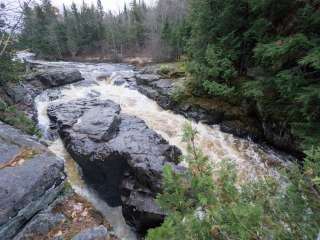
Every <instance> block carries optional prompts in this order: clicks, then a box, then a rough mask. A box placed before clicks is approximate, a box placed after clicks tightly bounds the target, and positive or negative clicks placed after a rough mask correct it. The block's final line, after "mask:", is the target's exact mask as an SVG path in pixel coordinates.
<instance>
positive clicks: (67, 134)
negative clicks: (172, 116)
mask: <svg viewBox="0 0 320 240" xmlns="http://www.w3.org/2000/svg"><path fill="white" fill-rule="evenodd" d="M48 115H49V117H50V119H51V121H52V122H53V124H55V125H56V127H57V129H58V131H59V134H60V136H61V138H62V140H63V141H64V143H65V146H66V148H67V150H68V152H69V153H70V154H71V155H72V157H73V158H74V159H75V160H76V161H77V162H78V163H79V165H80V166H81V167H82V170H83V173H84V177H85V179H86V180H87V182H88V183H90V184H91V185H92V186H93V187H94V188H95V189H96V190H97V191H98V192H99V193H100V194H101V195H102V197H103V198H104V199H105V200H106V201H107V202H108V204H109V205H111V206H119V205H122V207H123V214H124V217H125V218H126V220H127V222H129V223H130V224H131V225H133V226H135V227H136V229H137V230H138V231H139V232H144V231H145V230H146V229H148V228H150V227H155V226H158V225H159V224H161V222H162V221H163V219H164V216H165V214H164V212H162V211H161V210H160V208H159V207H158V206H157V204H156V203H155V201H154V200H155V197H156V195H157V194H158V193H159V192H161V189H162V171H163V167H164V165H165V164H170V165H172V166H173V168H174V169H175V170H176V171H183V169H182V168H181V167H178V166H177V165H176V163H177V161H178V158H179V156H180V155H181V152H180V150H179V149H177V148H176V147H174V146H171V145H169V144H168V142H166V141H165V140H164V139H163V138H162V137H161V136H160V135H158V134H157V133H156V132H154V131H153V130H151V129H149V128H148V126H147V125H146V124H145V122H144V121H143V120H141V119H139V118H137V117H133V116H129V115H127V114H124V113H121V109H120V107H119V105H117V104H115V103H114V102H112V101H108V100H105V101H102V100H98V99H91V100H76V101H71V102H66V103H60V104H54V105H51V106H50V107H49V109H48Z"/></svg>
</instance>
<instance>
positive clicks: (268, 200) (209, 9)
mask: <svg viewBox="0 0 320 240" xmlns="http://www.w3.org/2000/svg"><path fill="white" fill-rule="evenodd" d="M0 2H1V1H0ZM102 2H103V1H102V0H97V3H96V4H95V5H87V4H86V3H85V2H83V4H82V5H76V4H72V5H71V7H70V8H69V7H67V6H63V9H62V10H59V9H58V8H56V7H54V6H53V5H52V4H51V2H50V0H42V1H41V2H40V3H33V4H27V3H25V5H24V7H23V17H22V21H21V27H20V30H19V31H17V32H16V33H15V35H14V37H13V38H12V40H10V43H9V44H7V45H6V46H5V48H4V47H3V46H4V45H3V42H4V40H5V39H6V36H8V31H7V30H6V28H5V26H6V23H5V19H2V17H3V16H4V15H1V11H0V33H1V42H0V51H1V53H0V57H1V59H0V65H1V70H0V88H1V86H4V85H5V84H7V83H8V82H10V81H19V80H18V79H19V73H20V72H21V71H23V70H21V69H23V67H22V66H21V65H20V64H17V63H15V62H14V61H12V57H13V55H14V53H15V52H16V51H17V50H18V49H29V50H30V51H32V52H34V53H35V54H36V55H37V57H39V58H43V59H47V60H70V59H81V58H86V57H99V58H101V59H107V60H108V61H110V62H122V61H123V59H125V58H128V57H148V58H151V59H152V60H153V62H157V63H167V62H179V64H181V65H182V66H183V71H184V72H185V75H186V76H187V77H186V80H185V82H184V84H183V86H180V87H177V89H176V90H175V92H174V95H175V96H174V100H175V101H177V102H184V101H186V99H188V100H190V99H191V100H192V99H194V98H199V97H201V98H208V99H212V100H216V99H219V101H223V102H227V103H228V104H231V105H236V106H239V107H242V106H245V108H246V109H249V110H248V112H249V115H250V116H254V118H256V119H259V121H260V122H261V123H262V124H261V125H262V126H263V127H265V126H271V127H270V128H272V130H273V131H275V132H277V134H278V136H279V138H290V139H292V146H293V147H290V148H286V147H285V146H283V147H280V150H283V151H285V152H289V154H292V155H294V156H295V157H296V158H297V160H296V162H294V163H292V167H290V168H281V169H279V171H280V172H281V174H283V176H284V178H285V181H286V187H285V189H283V186H282V185H281V184H280V183H279V182H277V181H275V179H272V178H264V179H261V180H259V181H257V182H253V183H250V184H246V185H244V186H240V187H239V186H238V183H237V180H236V172H235V171H236V170H235V167H234V165H233V164H232V162H229V161H227V160H225V161H222V164H221V165H219V168H220V171H218V172H214V174H215V175H216V178H217V179H216V181H213V180H212V172H213V171H214V170H213V167H212V166H211V165H210V163H209V160H208V158H207V156H205V154H203V152H202V151H201V146H196V144H195V142H194V139H195V138H196V136H197V131H196V130H195V129H193V128H192V126H191V125H186V126H185V129H184V132H183V140H184V142H185V144H187V145H188V150H189V151H188V153H187V155H186V156H184V160H185V161H186V162H188V163H189V168H188V170H187V171H186V173H184V174H182V175H181V174H177V173H175V172H174V171H173V170H172V169H171V168H170V167H169V166H167V167H165V170H164V183H163V184H164V190H163V192H162V193H161V194H159V195H158V197H157V202H158V203H159V205H160V206H161V207H162V208H163V209H164V210H165V211H166V212H167V213H168V214H167V217H166V219H165V221H164V223H163V224H162V225H161V226H160V227H158V228H155V229H151V230H149V232H148V234H147V236H146V239H150V240H151V239H152V240H158V239H170V240H175V239H176V240H180V239H186V240H188V239H190V240H194V239H199V240H202V239H203V240H206V239H226V240H228V239H243V240H247V239H257V240H258V239H288V240H289V239H310V240H311V239H314V240H316V239H319V238H320V1H319V0H159V1H158V2H157V4H155V5H154V6H149V5H148V4H147V3H145V2H144V1H143V0H139V1H137V0H132V1H131V3H130V4H129V5H124V6H123V8H122V10H121V11H119V12H117V13H115V12H110V11H106V9H104V7H103V4H102ZM5 8H6V6H5V5H1V9H3V10H4V9H5ZM4 109H8V106H6V104H4V101H2V100H1V99H0V119H2V120H6V119H5V118H4V117H2V118H1V116H6V117H7V115H6V114H1V111H7V110H4ZM19 116H20V115H19ZM10 117H11V115H10ZM16 121H17V120H12V119H11V118H10V119H9V121H8V119H7V122H13V123H15V122H16ZM19 121H26V122H28V120H26V119H25V118H24V117H22V116H20V118H19ZM28 124H29V125H28V127H27V128H26V129H27V130H28V131H29V132H30V133H31V132H33V131H34V128H35V126H34V125H33V124H31V123H29V122H28ZM30 124H31V126H30ZM18 125H19V124H18ZM290 141H291V140H290ZM271 144H272V143H271ZM279 145H281V144H279ZM221 160H224V159H221Z"/></svg>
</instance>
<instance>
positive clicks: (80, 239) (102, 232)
mask: <svg viewBox="0 0 320 240" xmlns="http://www.w3.org/2000/svg"><path fill="white" fill-rule="evenodd" d="M110 239H111V237H110V235H109V231H108V229H106V228H105V227H104V226H99V227H94V228H90V229H86V230H84V231H82V232H80V233H79V234H77V235H76V236H74V237H73V238H72V240H110Z"/></svg>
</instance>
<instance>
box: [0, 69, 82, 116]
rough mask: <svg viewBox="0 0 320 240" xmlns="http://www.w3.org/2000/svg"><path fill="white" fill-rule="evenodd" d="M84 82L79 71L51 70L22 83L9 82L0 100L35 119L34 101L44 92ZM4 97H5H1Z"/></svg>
mask: <svg viewBox="0 0 320 240" xmlns="http://www.w3.org/2000/svg"><path fill="white" fill-rule="evenodd" d="M82 80H83V77H82V75H81V73H80V72H79V71H78V70H65V69H51V70H45V71H43V70H42V71H37V72H35V73H31V74H29V75H27V76H26V77H25V79H24V81H22V82H9V83H7V84H6V85H5V86H4V88H3V89H4V92H3V93H2V94H1V92H0V98H4V97H6V98H8V99H9V100H10V101H8V100H7V101H6V102H10V103H12V104H15V105H16V107H17V108H18V109H20V110H22V111H24V112H26V113H27V114H28V115H29V116H31V117H34V115H35V113H34V106H33V104H34V99H35V97H36V96H37V95H39V94H40V93H42V92H43V91H44V90H46V89H48V88H53V87H60V86H64V85H67V84H71V83H75V82H80V81H82ZM1 96H3V97H1ZM5 100H6V99H5Z"/></svg>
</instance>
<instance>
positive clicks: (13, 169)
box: [0, 122, 65, 240]
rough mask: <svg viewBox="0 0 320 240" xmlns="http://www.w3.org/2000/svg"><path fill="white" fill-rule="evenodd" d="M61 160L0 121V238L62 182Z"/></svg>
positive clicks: (40, 207)
mask: <svg viewBox="0 0 320 240" xmlns="http://www.w3.org/2000/svg"><path fill="white" fill-rule="evenodd" d="M64 181H65V173H64V163H63V160H62V159H60V158H57V157H56V156H55V155H53V154H52V153H51V152H49V151H48V150H47V148H46V147H45V146H43V145H41V144H40V143H38V142H37V141H36V140H35V139H33V138H31V137H30V136H27V135H25V134H23V133H22V132H21V131H19V130H16V129H14V128H13V127H11V126H8V125H6V124H3V123H1V122H0V239H1V240H7V239H8V240H9V239H13V237H14V236H15V235H16V234H17V233H18V232H19V231H21V229H22V228H23V227H24V226H25V225H26V224H27V223H28V221H29V220H30V219H32V218H33V217H34V216H35V215H36V214H38V213H39V212H40V211H42V210H44V209H46V208H47V207H48V205H49V204H51V203H52V202H53V201H54V200H55V198H56V197H57V196H58V194H59V193H60V191H61V190H62V188H63V186H64V184H63V183H64Z"/></svg>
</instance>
